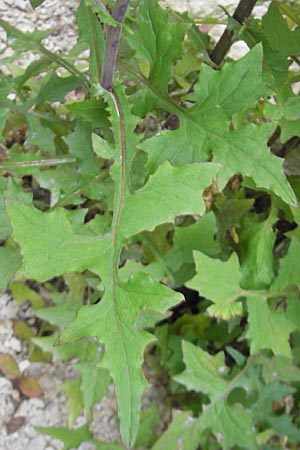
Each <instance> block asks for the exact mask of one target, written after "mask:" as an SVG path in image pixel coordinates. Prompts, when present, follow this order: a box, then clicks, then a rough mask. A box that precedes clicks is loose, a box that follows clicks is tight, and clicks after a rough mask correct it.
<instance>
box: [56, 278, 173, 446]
mask: <svg viewBox="0 0 300 450" xmlns="http://www.w3.org/2000/svg"><path fill="white" fill-rule="evenodd" d="M111 299H114V303H112V301H111ZM180 299H181V295H179V294H177V293H174V292H173V291H171V290H169V289H168V288H167V287H165V286H162V285H160V284H159V283H156V282H154V281H152V280H151V279H150V278H148V277H147V276H146V275H144V274H142V273H140V274H138V275H136V276H135V277H132V278H131V279H129V280H128V282H127V283H120V282H117V283H115V282H114V284H112V285H108V286H106V291H105V296H104V298H103V299H102V300H101V302H100V303H98V304H97V305H93V306H87V307H83V308H81V309H80V310H79V312H78V315H77V317H76V319H75V320H74V321H73V322H72V324H71V325H70V326H68V327H67V328H66V329H65V330H64V333H63V335H62V338H61V339H62V340H63V341H69V340H74V339H78V338H80V337H81V336H91V337H94V336H96V337H98V339H99V340H100V341H101V342H103V343H104V344H105V354H104V357H103V359H102V360H101V366H102V367H107V368H108V369H109V371H110V374H111V376H112V377H113V380H114V383H115V388H116V394H117V399H118V405H119V416H120V422H121V433H122V436H123V439H124V441H125V442H132V441H133V440H134V439H135V434H136V432H137V426H138V418H139V409H140V396H141V393H142V392H143V390H144V388H145V387H146V386H147V383H146V380H145V379H144V377H143V375H142V373H141V369H140V367H141V365H142V360H143V352H144V347H145V345H146V344H148V343H150V342H151V341H152V340H153V336H152V335H150V334H149V333H147V332H145V331H143V330H142V329H141V328H140V327H139V325H138V323H139V321H140V320H141V316H142V315H143V314H145V313H146V311H148V310H150V311H157V312H158V313H160V314H161V317H163V316H162V314H163V312H164V311H165V310H167V309H168V308H169V307H170V306H172V305H174V304H175V303H177V302H178V301H179V300H180ZM124 305H126V307H124ZM124 386H126V389H124Z"/></svg>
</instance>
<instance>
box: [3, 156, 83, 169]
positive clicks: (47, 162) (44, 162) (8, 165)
mask: <svg viewBox="0 0 300 450" xmlns="http://www.w3.org/2000/svg"><path fill="white" fill-rule="evenodd" d="M75 162H76V158H59V157H58V158H52V159H38V160H35V161H23V162H21V161H20V162H10V161H5V162H3V163H1V164H0V169H14V168H18V167H44V166H46V167H47V166H53V165H58V164H72V163H75Z"/></svg>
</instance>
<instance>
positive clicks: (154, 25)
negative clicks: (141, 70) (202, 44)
mask: <svg viewBox="0 0 300 450" xmlns="http://www.w3.org/2000/svg"><path fill="white" fill-rule="evenodd" d="M186 29H187V26H186V25H185V24H180V23H179V24H178V23H176V24H175V23H174V24H172V23H171V22H170V20H169V14H168V12H167V11H166V10H163V9H162V8H161V7H160V6H159V5H158V3H157V2H154V1H153V0H144V1H143V2H141V4H140V8H139V12H138V17H137V29H136V30H135V32H134V33H133V34H132V35H131V36H129V38H128V39H127V40H128V42H129V45H130V46H131V47H132V48H133V49H134V50H135V51H136V57H137V58H139V59H140V60H141V61H142V62H143V63H144V64H145V63H147V72H149V73H148V74H146V76H147V78H148V80H149V83H150V84H151V86H152V88H153V89H154V90H157V91H158V92H160V93H162V95H163V96H166V95H167V92H168V83H169V81H170V79H171V74H172V67H173V65H174V63H175V62H176V61H177V60H178V59H179V58H180V56H181V55H182V53H183V38H184V34H185V31H186ZM157 103H158V97H155V96H154V95H153V94H152V93H151V91H150V90H148V91H139V92H138V93H137V94H136V95H135V100H134V111H135V112H136V113H137V114H138V115H140V116H144V115H145V114H146V113H147V112H149V111H152V110H153V109H154V108H155V106H156V105H157Z"/></svg>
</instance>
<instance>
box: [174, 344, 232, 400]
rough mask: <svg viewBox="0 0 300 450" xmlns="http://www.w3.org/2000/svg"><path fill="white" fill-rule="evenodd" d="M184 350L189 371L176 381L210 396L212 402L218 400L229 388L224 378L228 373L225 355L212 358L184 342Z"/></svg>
mask: <svg viewBox="0 0 300 450" xmlns="http://www.w3.org/2000/svg"><path fill="white" fill-rule="evenodd" d="M182 350H183V355H184V356H183V360H184V363H185V365H186V368H187V369H186V370H185V371H184V372H182V373H181V374H179V375H176V376H175V377H174V379H175V380H176V381H178V382H179V383H181V384H184V385H185V386H186V387H187V388H188V389H189V390H193V391H197V392H203V393H205V394H208V395H209V398H210V399H211V401H212V402H214V401H216V400H218V399H219V397H220V396H222V395H223V393H224V391H226V389H227V387H228V381H226V380H225V379H224V378H223V377H222V373H224V372H226V367H225V363H224V354H223V353H222V352H220V353H218V354H217V355H216V356H211V355H209V353H208V352H205V351H204V350H202V349H201V348H199V347H196V346H194V345H193V344H191V343H189V342H187V341H183V343H182Z"/></svg>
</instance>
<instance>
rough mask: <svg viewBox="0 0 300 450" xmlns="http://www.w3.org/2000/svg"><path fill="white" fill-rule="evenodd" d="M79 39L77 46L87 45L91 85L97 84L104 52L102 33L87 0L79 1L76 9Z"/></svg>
mask: <svg viewBox="0 0 300 450" xmlns="http://www.w3.org/2000/svg"><path fill="white" fill-rule="evenodd" d="M77 22H78V26H79V38H78V41H77V44H81V43H87V44H88V48H89V50H90V58H89V73H90V75H91V82H92V84H94V83H95V84H96V83H99V80H100V77H101V61H102V57H103V51H104V37H103V31H102V29H101V27H100V26H99V22H98V19H97V16H96V14H94V12H93V8H92V7H91V6H90V2H89V1H88V0H81V2H80V5H79V7H78V9H77Z"/></svg>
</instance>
